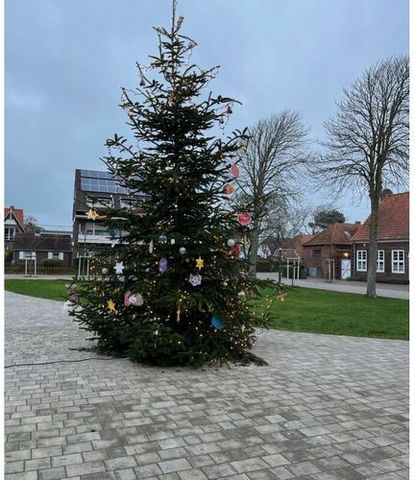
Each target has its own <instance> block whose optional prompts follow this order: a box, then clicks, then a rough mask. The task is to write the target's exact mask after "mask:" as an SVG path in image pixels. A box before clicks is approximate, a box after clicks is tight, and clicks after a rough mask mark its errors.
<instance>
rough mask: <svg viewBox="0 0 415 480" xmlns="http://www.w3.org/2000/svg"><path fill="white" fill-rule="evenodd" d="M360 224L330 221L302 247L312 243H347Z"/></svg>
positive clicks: (349, 242)
mask: <svg viewBox="0 0 415 480" xmlns="http://www.w3.org/2000/svg"><path fill="white" fill-rule="evenodd" d="M359 227H360V225H357V224H355V223H332V224H331V225H329V226H328V227H327V228H326V229H325V230H323V231H322V232H321V233H319V234H317V235H315V236H314V237H313V238H312V239H311V240H309V241H307V242H305V243H304V247H309V246H314V245H349V244H351V239H352V237H353V235H354V234H355V233H356V231H357V230H358V228H359Z"/></svg>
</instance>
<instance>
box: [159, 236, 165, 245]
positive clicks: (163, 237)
mask: <svg viewBox="0 0 415 480" xmlns="http://www.w3.org/2000/svg"><path fill="white" fill-rule="evenodd" d="M159 242H160V243H166V242H167V237H166V235H160V236H159Z"/></svg>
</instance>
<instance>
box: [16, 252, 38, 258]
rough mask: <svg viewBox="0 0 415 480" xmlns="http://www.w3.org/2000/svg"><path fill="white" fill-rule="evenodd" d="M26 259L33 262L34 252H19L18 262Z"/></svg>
mask: <svg viewBox="0 0 415 480" xmlns="http://www.w3.org/2000/svg"><path fill="white" fill-rule="evenodd" d="M26 258H27V259H28V260H33V259H35V258H36V252H23V251H20V252H19V260H25V259H26Z"/></svg>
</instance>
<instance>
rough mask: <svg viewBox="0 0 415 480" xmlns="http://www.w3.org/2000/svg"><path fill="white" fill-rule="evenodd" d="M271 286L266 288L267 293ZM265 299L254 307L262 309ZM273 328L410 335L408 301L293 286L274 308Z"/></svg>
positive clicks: (359, 334) (390, 335) (393, 336)
mask: <svg viewBox="0 0 415 480" xmlns="http://www.w3.org/2000/svg"><path fill="white" fill-rule="evenodd" d="M271 292H272V290H270V289H265V290H264V294H269V293H271ZM261 304H262V302H261V301H259V302H255V303H254V308H255V309H261V308H262V305H261ZM271 315H272V318H273V320H272V328H276V329H279V330H291V331H298V332H312V333H329V334H335V335H351V336H355V337H376V338H395V339H408V337H409V301H408V300H398V299H394V298H376V299H372V298H367V297H366V296H364V295H358V294H355V293H340V292H332V291H328V290H317V289H313V288H300V287H290V288H288V289H287V297H286V299H285V301H284V302H279V301H278V302H275V303H274V304H273V306H272V308H271Z"/></svg>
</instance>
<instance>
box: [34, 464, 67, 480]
mask: <svg viewBox="0 0 415 480" xmlns="http://www.w3.org/2000/svg"><path fill="white" fill-rule="evenodd" d="M63 478H67V477H66V472H65V468H64V467H57V468H50V469H48V470H41V471H40V472H39V480H61V479H63Z"/></svg>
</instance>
